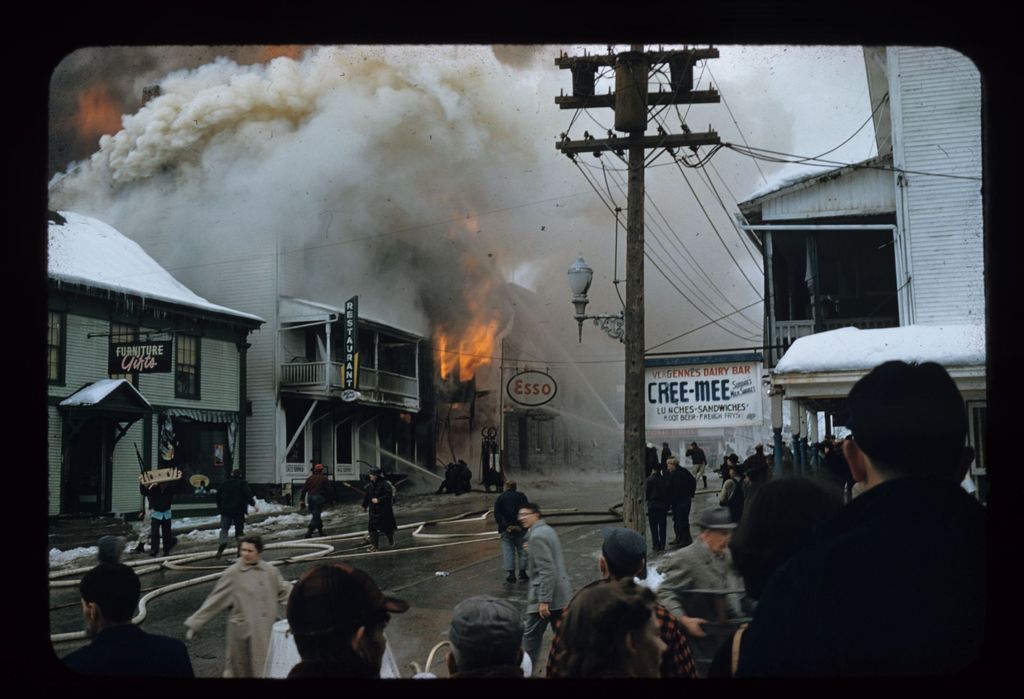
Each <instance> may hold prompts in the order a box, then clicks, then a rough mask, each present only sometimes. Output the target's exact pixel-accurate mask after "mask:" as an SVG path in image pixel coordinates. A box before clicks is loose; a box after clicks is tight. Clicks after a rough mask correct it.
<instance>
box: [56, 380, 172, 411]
mask: <svg viewBox="0 0 1024 699" xmlns="http://www.w3.org/2000/svg"><path fill="white" fill-rule="evenodd" d="M121 384H125V385H127V386H129V387H130V388H131V389H132V391H134V392H135V393H136V394H137V395H138V397H139V400H141V401H142V402H143V403H145V404H146V405H149V404H150V403H149V401H148V400H146V399H145V397H143V395H142V394H141V393H139V392H138V390H137V389H136V388H135V387H134V386H132V385H131V384H130V383H128V382H127V381H125V380H124V379H100V380H99V381H96V382H94V383H91V384H89V385H88V386H86V387H85V388H83V389H82V390H80V391H76V392H75V393H72V394H71V395H70V396H68V397H67V398H65V399H64V400H62V401H61V402H60V404H61V405H64V406H73V405H96V404H97V403H99V402H100V401H102V400H103V399H104V398H106V397H107V396H109V395H110V394H111V393H113V392H114V391H116V390H117V389H118V387H120V386H121ZM151 407H152V406H151Z"/></svg>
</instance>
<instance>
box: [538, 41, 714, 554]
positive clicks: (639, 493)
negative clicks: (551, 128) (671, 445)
mask: <svg viewBox="0 0 1024 699" xmlns="http://www.w3.org/2000/svg"><path fill="white" fill-rule="evenodd" d="M707 58H718V49H715V48H707V49H684V50H678V51H657V52H646V53H645V52H644V48H643V45H642V44H633V45H632V46H631V47H630V50H629V51H627V52H623V53H619V54H617V55H613V54H611V53H609V54H607V55H592V56H591V55H584V56H580V57H571V56H564V55H563V56H559V57H558V58H556V59H555V65H557V66H558V67H559V68H568V69H570V70H571V71H572V77H573V95H572V96H571V97H570V96H565V95H560V96H559V97H556V98H555V103H556V104H557V105H558V106H559V107H560V108H562V109H587V108H590V107H611V108H612V109H614V110H615V130H616V131H620V132H626V133H627V134H628V136H627V137H626V138H619V137H617V136H616V135H615V134H613V133H612V131H610V130H609V131H608V134H607V135H608V138H607V139H596V138H594V137H593V136H591V135H590V134H589V133H584V140H582V141H570V140H569V137H568V136H567V135H565V134H563V135H562V138H561V140H559V141H558V142H557V143H556V144H555V147H556V148H557V149H558V150H560V151H561V152H563V153H564V154H565V155H567V156H568V157H569V158H571V159H575V157H576V155H577V154H578V153H585V152H589V153H593V154H594V155H595V156H598V157H599V156H600V155H601V154H602V153H603V152H605V151H608V152H612V153H615V154H617V155H618V156H619V157H622V156H623V155H624V154H625V151H626V150H628V153H629V154H628V167H629V176H628V195H627V207H628V208H627V218H626V301H625V309H624V317H625V329H626V334H625V353H626V356H625V393H626V395H625V412H624V418H625V425H624V429H623V432H624V434H623V456H624V466H623V505H622V515H623V520H624V522H625V524H626V526H627V527H629V528H630V529H633V530H635V531H637V532H639V533H640V534H642V535H643V534H646V530H647V527H646V516H645V514H646V513H645V507H644V461H645V446H646V441H647V440H646V418H645V405H644V384H645V380H644V341H645V335H644V160H645V156H646V153H647V150H648V149H651V148H664V149H665V150H667V151H668V153H669V154H670V155H672V156H673V157H674V155H675V153H674V149H676V148H679V147H684V146H685V147H690V148H692V149H693V150H694V151H695V152H696V148H697V147H698V146H709V145H716V144H718V143H719V139H718V134H717V133H715V132H714V131H711V130H710V127H709V130H708V131H707V132H705V133H695V132H691V131H690V130H689V127H687V126H685V124H680V129H681V130H683V131H684V133H682V134H676V135H672V134H668V133H665V132H664V131H663V130H662V129H661V128H659V129H658V131H659V134H658V135H654V136H647V135H645V133H646V131H647V122H648V107H650V106H660V105H671V104H693V103H714V102H718V101H719V99H720V97H719V95H718V92H717V91H716V90H714V89H709V90H705V91H695V90H693V65H694V63H695V62H696V61H697V60H700V59H707ZM664 64H667V65H668V66H669V70H670V86H671V90H669V91H662V90H661V88H659V91H658V92H656V93H651V92H650V91H649V89H648V80H649V75H650V71H651V68H652V67H654V66H657V65H664ZM601 66H605V67H613V68H614V69H615V94H614V95H612V94H611V92H610V90H609V94H608V95H595V94H594V92H595V91H594V87H595V85H594V83H595V80H596V73H597V70H598V68H599V67H601Z"/></svg>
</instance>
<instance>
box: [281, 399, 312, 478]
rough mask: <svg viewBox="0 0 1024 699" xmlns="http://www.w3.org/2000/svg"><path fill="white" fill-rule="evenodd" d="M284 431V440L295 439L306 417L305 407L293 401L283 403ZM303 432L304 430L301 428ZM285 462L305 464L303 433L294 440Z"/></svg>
mask: <svg viewBox="0 0 1024 699" xmlns="http://www.w3.org/2000/svg"><path fill="white" fill-rule="evenodd" d="M283 406H284V429H285V437H284V438H285V440H286V443H287V440H291V439H292V438H293V437H295V433H296V431H298V429H299V425H301V424H302V418H304V417H305V416H306V410H307V409H308V405H307V406H303V405H301V404H300V403H297V402H293V401H284V402H283ZM303 430H305V428H303ZM285 460H286V461H287V462H288V463H290V464H301V463H305V462H306V435H305V433H304V432H300V433H299V436H298V437H297V438H296V439H295V443H294V444H293V445H292V448H291V449H289V450H288V454H287V456H285Z"/></svg>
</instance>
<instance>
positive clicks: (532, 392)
mask: <svg viewBox="0 0 1024 699" xmlns="http://www.w3.org/2000/svg"><path fill="white" fill-rule="evenodd" d="M505 393H507V394H508V397H509V398H511V399H512V400H513V401H514V402H516V403H518V404H519V405H526V406H530V407H536V406H538V405H544V404H545V403H547V402H549V401H550V400H551V399H552V398H554V397H555V394H556V393H558V384H557V383H555V380H554V379H553V378H551V376H550V375H548V374H546V373H544V372H543V371H520V372H519V373H518V374H516V375H515V376H513V377H512V378H511V379H509V380H508V383H507V384H505Z"/></svg>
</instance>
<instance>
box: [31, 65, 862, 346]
mask: <svg viewBox="0 0 1024 699" xmlns="http://www.w3.org/2000/svg"><path fill="white" fill-rule="evenodd" d="M606 48H607V47H603V46H587V47H583V46H576V45H564V46H514V47H513V46H498V47H493V48H492V47H487V46H433V47H388V48H380V47H352V46H350V47H329V48H314V47H296V46H285V47H258V46H249V47H153V48H136V47H118V48H95V49H80V50H79V51H76V52H74V53H72V54H70V55H69V56H68V57H67V58H65V60H64V61H63V62H62V63H61V64H60V65H59V66H58V68H57V70H56V71H55V73H54V75H53V78H52V81H51V111H50V113H51V129H50V132H51V153H50V172H51V174H55V177H54V179H53V181H52V183H51V206H54V207H57V208H62V209H71V210H77V211H80V212H82V213H86V214H89V215H93V216H96V217H97V218H100V219H102V220H104V221H106V222H108V223H110V224H111V225H113V226H115V227H116V228H118V229H119V230H121V231H122V232H124V233H125V234H126V235H128V236H129V237H131V236H132V234H133V230H138V229H139V227H141V226H154V225H159V226H162V227H164V228H165V229H166V230H168V231H171V232H173V231H174V230H175V229H176V228H182V227H187V226H194V225H197V223H200V224H201V223H202V222H204V221H205V222H206V225H208V226H209V227H210V228H211V229H215V230H216V231H217V234H218V235H219V236H222V237H223V238H224V239H225V240H230V241H237V244H238V245H239V246H241V245H244V240H245V235H246V234H247V230H249V229H251V227H252V226H253V225H275V224H276V225H279V226H281V227H282V228H287V230H288V231H289V233H288V243H287V245H288V246H289V247H290V249H295V250H302V249H308V248H309V247H310V246H311V245H313V244H317V245H322V244H323V243H324V241H331V243H332V244H336V247H335V248H332V249H334V250H336V251H337V252H338V255H339V256H341V257H343V258H344V259H345V260H346V261H347V262H348V263H351V261H352V260H353V259H356V258H358V259H362V260H363V261H364V262H365V263H366V264H364V265H362V266H363V267H364V268H365V269H368V270H375V271H376V272H377V273H376V274H374V275H373V277H374V279H382V278H383V279H386V278H388V274H389V273H393V272H395V271H396V270H393V269H390V268H391V267H393V266H395V264H394V263H393V261H394V260H395V259H398V258H399V257H402V256H396V254H395V250H397V249H401V248H402V247H403V246H404V247H405V248H408V249H411V250H415V251H416V255H413V256H411V257H410V258H407V259H419V260H420V261H419V262H415V263H412V264H410V265H409V268H408V269H401V270H398V271H400V272H401V273H402V274H404V275H406V276H410V275H416V274H417V273H418V271H417V268H418V269H422V267H423V266H424V265H423V264H422V259H424V256H425V258H426V259H436V261H437V262H438V263H439V264H447V265H450V266H455V267H457V275H456V276H457V277H458V278H459V279H461V280H463V282H464V283H465V284H466V285H467V288H468V287H472V286H473V285H479V284H480V283H481V279H480V277H479V275H480V274H481V273H480V271H479V270H480V269H481V264H483V263H486V264H487V265H490V266H489V267H487V269H488V270H490V271H488V272H487V274H489V275H491V276H494V275H495V274H496V275H497V276H498V277H499V278H501V279H504V280H505V281H512V282H516V283H519V284H521V285H523V286H526V287H527V288H530V289H532V290H534V291H536V292H537V293H538V294H540V296H541V297H542V298H543V299H544V300H545V302H546V305H545V307H546V308H549V309H550V318H549V319H548V321H549V322H548V328H549V332H553V333H556V334H558V335H560V336H570V335H571V336H573V337H574V336H575V332H576V328H575V323H574V322H573V321H572V319H571V305H570V304H569V292H568V289H567V286H566V281H565V270H566V269H567V268H568V266H569V264H570V263H571V262H572V261H573V259H575V256H576V255H577V254H578V253H582V254H583V255H584V257H585V258H586V259H587V261H588V262H589V263H590V264H591V266H592V267H593V268H594V271H595V279H594V285H593V288H592V291H591V299H592V303H591V306H590V308H589V309H588V310H589V311H590V312H614V311H615V310H617V309H618V300H617V298H616V295H615V290H614V287H613V285H612V284H611V281H612V278H613V269H614V267H615V264H616V260H615V254H614V253H615V246H614V236H615V228H616V226H615V220H614V218H613V216H612V214H611V213H610V212H609V211H608V209H607V208H606V206H605V204H604V203H603V202H602V198H603V199H605V200H606V201H613V202H614V204H616V205H618V206H622V207H623V208H624V207H625V193H624V190H625V185H624V182H625V177H624V174H625V173H624V170H623V167H624V166H623V164H622V163H621V162H620V161H618V160H617V159H616V158H614V157H613V156H610V155H606V156H604V157H602V158H601V159H600V160H598V159H596V158H593V157H590V156H582V157H581V158H580V159H579V163H580V165H579V167H577V166H576V165H574V164H573V163H572V162H570V161H569V160H568V159H567V158H566V157H564V156H562V155H561V154H559V153H558V152H557V151H556V150H555V147H554V143H555V140H556V139H557V137H558V135H559V134H560V133H561V132H563V131H566V130H567V129H569V126H570V123H571V124H572V128H571V130H569V135H570V137H571V138H574V139H576V138H581V137H582V134H583V132H584V131H585V130H587V131H590V132H592V133H594V134H596V135H598V136H603V135H604V132H605V130H606V129H607V128H609V127H610V126H611V122H612V112H611V110H607V109H605V110H590V111H588V112H585V113H581V114H578V115H576V116H575V119H574V114H573V112H571V111H568V110H560V109H558V108H557V107H556V105H555V104H554V96H555V95H557V94H558V93H559V91H560V90H564V91H565V92H566V93H569V92H570V91H571V77H570V74H569V71H564V70H559V69H557V68H556V67H555V66H554V63H553V61H554V58H555V57H556V56H557V55H558V54H559V52H560V51H564V52H566V53H569V54H572V55H576V54H580V53H582V52H583V50H588V51H591V52H602V53H603V52H604V51H605V50H606ZM617 48H618V49H622V48H624V47H617ZM648 48H650V49H656V48H657V47H648ZM718 48H719V50H720V54H721V56H720V58H718V59H713V60H709V61H707V62H706V66H703V65H701V64H698V66H697V68H696V69H695V73H694V75H695V80H697V81H698V83H697V85H696V86H695V87H697V88H698V89H706V87H707V86H708V84H709V83H710V84H713V85H714V86H715V87H716V88H717V89H718V90H719V91H720V92H721V94H722V96H723V98H724V102H723V103H721V104H715V105H694V106H692V107H690V108H688V109H687V108H686V107H685V106H683V107H680V108H679V110H675V109H672V110H668V111H666V112H664V113H663V115H662V118H663V119H664V122H663V123H664V124H665V128H666V130H668V131H670V132H673V133H678V132H679V130H680V128H679V124H680V121H681V118H682V117H685V119H686V121H687V123H688V125H689V126H690V127H691V128H692V129H693V130H694V131H702V130H705V129H706V128H707V127H708V126H709V125H710V126H711V128H713V129H714V130H716V131H717V132H718V133H719V135H720V136H721V138H722V140H723V141H728V142H733V143H737V144H743V143H744V142H746V143H748V144H749V145H750V146H754V147H757V148H765V149H771V150H776V151H782V152H786V153H793V154H797V155H804V156H813V155H817V154H819V153H822V152H824V151H827V150H829V149H831V148H833V147H834V146H836V145H837V144H839V143H841V142H843V141H844V140H846V139H847V138H849V137H850V136H851V134H853V133H854V132H855V131H857V129H858V128H860V127H861V126H862V125H863V124H864V123H865V121H866V120H867V119H868V117H869V114H870V112H871V107H872V105H870V104H869V102H868V91H867V84H866V79H865V69H864V61H863V56H862V53H861V50H860V48H859V47H813V46H810V47H807V46H801V47H796V46H728V45H724V46H718ZM151 84H160V85H161V86H162V88H163V95H162V96H161V97H160V98H158V99H156V100H154V101H152V102H151V103H150V104H149V105H148V106H147V107H146V108H144V109H140V108H141V102H142V99H141V98H142V89H143V87H145V86H147V85H151ZM122 120H123V122H122ZM122 125H123V126H124V129H123V131H121V132H120V133H118V134H117V135H116V136H115V137H114V138H112V139H110V140H109V141H108V142H106V143H105V145H104V147H103V148H98V139H99V137H100V134H102V133H107V134H111V133H114V132H115V131H117V130H120V129H121V128H122ZM653 130H654V125H653V124H652V126H651V127H650V129H649V131H651V132H653ZM705 152H706V151H705ZM873 155H875V147H874V132H873V129H872V125H871V124H868V125H867V126H865V127H864V128H863V129H862V130H861V131H860V132H859V133H858V134H857V136H856V137H854V138H852V139H851V140H850V141H849V143H847V144H846V145H845V146H843V147H842V148H840V149H839V150H837V151H835V152H833V153H830V154H829V155H828V158H829V159H831V160H836V161H839V162H855V161H858V160H863V159H865V158H868V157H871V156H873ZM86 158H88V160H85V161H84V162H83V161H81V160H80V159H86ZM70 161H77V162H76V163H73V164H72V166H71V168H70V169H69V172H68V173H64V172H62V171H63V170H64V168H65V167H68V165H67V163H68V162H70ZM710 162H711V167H708V168H706V169H705V170H704V173H703V174H701V173H698V171H697V170H694V169H685V170H684V169H682V168H679V167H677V166H676V165H674V164H673V163H672V161H671V159H670V158H668V156H666V155H664V154H662V155H661V156H660V157H658V158H657V159H656V160H654V161H653V163H652V165H651V167H650V168H649V169H648V172H647V187H648V193H649V196H650V200H649V202H648V206H647V223H648V241H647V245H648V251H649V253H650V254H651V256H652V257H654V258H655V259H656V260H657V261H658V263H659V267H660V268H661V270H662V272H659V271H658V269H655V268H654V267H653V266H652V264H651V263H649V264H648V266H647V271H646V287H647V319H648V320H647V333H646V335H647V345H648V347H651V346H654V345H658V344H659V343H662V342H663V341H665V340H666V339H668V338H670V337H673V336H675V335H679V334H680V333H683V332H685V331H687V330H690V329H693V328H696V327H698V326H701V325H705V324H707V323H708V318H709V317H714V318H717V317H719V316H721V315H725V314H726V313H731V312H732V311H733V310H734V309H737V308H739V309H742V308H744V307H749V308H748V309H747V310H746V311H745V312H743V313H741V314H733V315H732V316H731V317H730V319H729V320H726V321H721V322H720V323H718V324H717V325H715V324H711V325H709V326H708V327H706V328H705V329H703V330H699V331H696V332H694V333H692V334H689V335H686V336H685V337H684V338H683V339H680V340H678V341H676V342H673V343H669V344H667V345H663V346H660V347H659V350H662V351H664V350H694V349H698V350H699V349H712V348H719V347H740V346H753V345H759V344H760V325H761V307H760V306H759V305H757V301H758V296H759V294H760V292H761V284H762V282H761V276H760V275H761V272H760V270H759V266H760V260H755V259H754V256H753V255H752V251H751V250H750V249H749V248H748V247H747V246H745V245H744V243H743V241H742V240H741V238H740V236H739V235H738V233H737V231H736V229H735V228H734V227H733V226H732V222H731V221H730V217H731V214H732V212H734V211H735V210H736V207H735V200H739V201H742V200H743V199H746V198H749V196H750V195H752V194H753V193H754V192H756V191H758V190H762V189H764V187H765V186H766V182H767V183H769V184H770V183H773V182H778V180H779V177H780V174H790V173H791V172H792V171H793V170H792V169H790V170H785V171H784V172H783V171H782V166H780V165H778V164H775V163H767V162H756V161H754V160H752V159H750V158H748V157H744V156H740V155H739V154H737V153H735V152H732V151H729V150H721V151H719V152H718V154H716V155H715V157H714V158H713V159H712V160H711V161H710ZM789 167H790V168H792V167H793V166H789ZM804 170H805V171H808V172H810V171H818V170H820V168H812V167H804ZM684 173H685V177H686V178H687V179H688V180H689V185H688V184H687V179H684ZM705 177H706V178H709V179H710V181H711V182H712V183H713V184H714V185H715V189H716V190H717V193H718V194H719V195H720V196H721V197H722V199H723V201H724V202H725V205H726V209H727V210H728V212H727V211H725V210H723V208H722V206H720V205H719V203H718V202H717V200H716V198H715V195H714V192H712V191H711V190H710V189H709V187H708V186H707V184H706V182H707V180H706V179H705ZM588 178H589V181H588ZM690 186H693V188H694V190H695V191H696V194H697V197H696V198H695V196H694V194H693V193H692V192H691V191H690V189H689V187H690ZM594 187H596V188H597V189H598V190H599V191H601V194H602V196H599V195H598V194H597V193H595V191H594ZM698 198H699V200H700V203H701V204H703V206H704V208H705V209H706V211H707V212H708V215H709V216H710V217H711V219H712V223H709V222H708V220H707V218H706V216H705V214H704V213H703V212H702V210H701V208H700V206H699V204H698V203H697V199H698ZM622 220H623V221H624V218H623V219H622ZM214 222H216V225H214ZM257 222H258V223H257ZM712 224H713V225H712ZM375 236H376V239H378V240H391V241H392V242H391V243H390V244H389V245H388V244H385V245H383V246H377V252H376V253H368V252H367V251H366V249H365V248H366V245H365V244H360V243H358V242H357V241H365V240H367V239H374V237H375ZM431 236H434V237H433V238H432V237H431ZM445 239H447V240H449V241H451V240H453V239H457V240H458V244H459V250H460V251H461V255H460V257H459V262H458V264H457V265H456V264H455V263H454V262H453V260H452V257H451V256H450V255H447V253H445V252H444V246H443V245H442V244H441V243H442V241H444V240H445ZM220 247H221V248H222V247H223V246H220ZM619 248H620V249H619V255H618V268H619V276H620V278H621V277H622V276H623V275H622V266H623V254H624V253H623V250H624V247H623V244H622V236H621V234H620V245H619ZM384 251H387V252H388V256H387V257H383V256H382V255H383V252H384ZM204 254H205V251H202V250H191V249H190V250H185V251H182V257H181V258H180V259H178V260H177V261H176V263H175V264H173V265H165V266H169V267H171V269H172V272H175V273H176V274H177V275H178V276H179V278H182V280H183V281H185V283H186V284H187V283H188V281H187V280H188V276H189V274H188V271H187V270H188V268H189V266H190V264H193V263H194V261H195V260H197V259H199V258H200V257H202V256H203V255H204ZM417 255H418V256H420V257H419V258H417V257H416V256H417ZM733 258H735V261H734V259H733ZM349 266H351V264H349ZM399 266H400V265H399ZM428 266H429V265H428ZM384 267H387V268H388V269H386V270H385V269H383V268H384ZM382 272H387V273H382ZM663 273H664V274H663ZM666 276H667V277H668V279H666V278H665V277H666ZM374 279H366V280H365V284H366V285H367V286H366V288H367V289H369V290H370V293H376V292H379V293H385V291H384V290H383V289H384V287H381V288H375V287H374ZM418 283H419V285H420V292H421V293H422V294H423V295H425V296H427V297H431V296H434V297H437V298H435V299H434V301H433V302H432V303H433V304H434V305H433V306H432V307H431V309H430V310H429V311H428V312H427V315H429V316H430V317H431V319H433V320H434V321H436V320H437V318H438V317H439V316H443V315H444V314H446V313H447V314H452V313H455V314H458V313H459V312H461V308H460V303H461V302H460V301H459V300H458V299H456V300H455V301H445V302H441V301H439V300H438V299H440V298H441V296H442V294H440V293H437V289H436V288H434V287H436V285H437V284H439V283H441V282H439V281H438V277H437V276H436V275H433V276H432V277H424V278H422V279H421V280H420V281H419V282H418ZM444 283H445V284H450V283H451V282H450V279H446V280H445V281H444ZM315 287H316V289H315V290H316V292H318V293H320V294H330V291H331V290H330V284H329V283H317V284H316V285H315ZM312 292H313V289H310V293H312ZM211 300H213V301H216V299H211ZM323 300H330V299H323ZM394 302H395V303H393V304H392V305H393V306H395V305H400V304H402V303H404V300H403V299H394ZM410 304H411V302H410ZM439 304H440V306H443V307H439ZM752 304H754V305H753V306H752V307H751V305H752ZM413 306H415V304H411V305H410V308H409V309H407V310H408V311H409V313H408V314H407V315H403V314H401V313H399V314H397V316H396V322H399V320H398V319H405V318H406V317H414V316H416V315H417V314H421V313H423V312H425V311H424V309H423V308H420V307H415V308H414V307H413ZM402 322H404V320H403V321H402ZM585 338H586V339H585V342H584V344H583V345H582V346H580V347H579V348H577V357H576V358H577V359H581V360H588V359H595V358H611V357H615V356H617V355H619V353H620V352H621V348H620V346H619V345H618V343H615V342H612V341H610V340H608V339H607V338H603V337H602V336H600V335H599V332H598V331H597V330H596V329H594V328H590V327H588V328H587V329H585Z"/></svg>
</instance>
